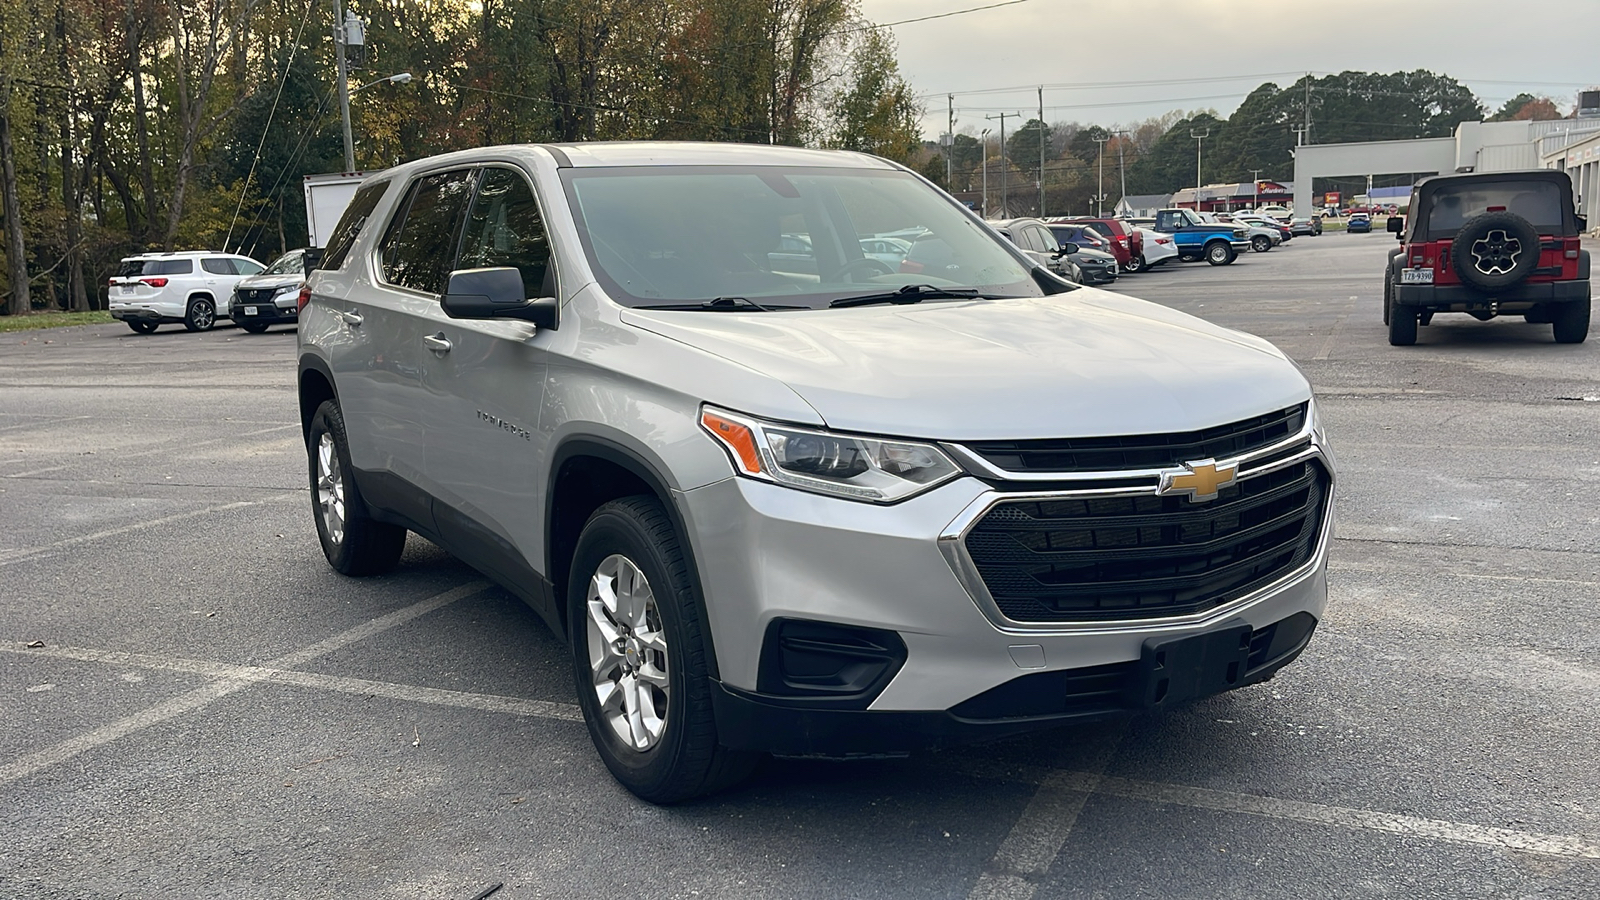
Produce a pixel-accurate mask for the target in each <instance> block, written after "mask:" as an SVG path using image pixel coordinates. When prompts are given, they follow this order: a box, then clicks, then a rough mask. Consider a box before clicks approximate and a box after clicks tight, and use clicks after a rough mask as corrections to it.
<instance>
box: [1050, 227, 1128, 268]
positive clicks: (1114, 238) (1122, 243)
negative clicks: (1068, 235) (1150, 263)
mask: <svg viewBox="0 0 1600 900" xmlns="http://www.w3.org/2000/svg"><path fill="white" fill-rule="evenodd" d="M1050 222H1051V223H1052V224H1055V223H1061V224H1071V225H1089V226H1091V227H1093V228H1094V230H1095V231H1098V232H1100V233H1101V234H1103V235H1105V236H1106V237H1107V238H1110V241H1111V246H1110V247H1107V248H1106V251H1107V252H1108V253H1110V254H1111V255H1112V256H1115V257H1116V258H1117V267H1118V268H1119V269H1121V270H1122V271H1124V272H1141V271H1143V270H1144V268H1145V262H1144V236H1143V235H1141V234H1139V229H1138V228H1136V227H1135V226H1133V225H1131V224H1129V223H1127V222H1124V221H1122V220H1121V219H1113V218H1110V217H1105V218H1096V217H1093V216H1069V217H1065V218H1060V219H1051V220H1050Z"/></svg>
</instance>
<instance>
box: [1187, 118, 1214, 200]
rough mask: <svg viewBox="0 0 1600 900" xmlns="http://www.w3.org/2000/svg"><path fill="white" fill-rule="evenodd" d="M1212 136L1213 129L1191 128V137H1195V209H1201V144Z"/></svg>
mask: <svg viewBox="0 0 1600 900" xmlns="http://www.w3.org/2000/svg"><path fill="white" fill-rule="evenodd" d="M1210 136H1211V129H1209V128H1207V129H1206V130H1205V131H1196V130H1194V129H1193V128H1191V129H1189V137H1192V138H1194V211H1195V212H1199V211H1200V145H1201V143H1202V142H1203V141H1205V139H1206V138H1208V137H1210Z"/></svg>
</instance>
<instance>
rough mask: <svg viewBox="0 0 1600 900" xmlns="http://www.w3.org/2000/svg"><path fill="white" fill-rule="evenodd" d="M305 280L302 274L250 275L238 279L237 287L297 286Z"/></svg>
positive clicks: (243, 288)
mask: <svg viewBox="0 0 1600 900" xmlns="http://www.w3.org/2000/svg"><path fill="white" fill-rule="evenodd" d="M305 281H306V277H305V276H304V275H292V274H291V275H251V276H250V277H249V278H241V279H239V284H238V287H239V290H241V291H259V290H262V289H264V288H286V287H299V286H300V285H302V284H305Z"/></svg>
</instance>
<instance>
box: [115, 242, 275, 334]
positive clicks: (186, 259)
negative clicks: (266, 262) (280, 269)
mask: <svg viewBox="0 0 1600 900" xmlns="http://www.w3.org/2000/svg"><path fill="white" fill-rule="evenodd" d="M264 269H265V267H264V266H262V265H261V264H260V263H258V262H256V261H255V260H253V259H251V258H250V257H248V256H238V255H236V254H232V253H212V252H209V251H203V250H191V251H185V252H182V253H142V254H140V255H138V256H130V257H128V258H126V259H124V260H123V261H122V264H121V265H119V266H118V267H117V274H116V275H114V276H112V278H111V280H110V283H109V289H108V291H107V300H108V301H110V307H111V317H112V318H113V319H121V320H122V321H124V322H127V323H128V327H129V328H132V329H133V330H134V331H136V332H138V333H139V334H149V333H151V332H152V331H155V330H156V328H158V327H160V326H161V324H162V323H164V322H165V323H171V324H177V323H179V322H181V323H183V327H185V328H187V329H189V330H190V331H208V330H210V328H211V326H213V325H215V324H216V322H217V315H218V305H219V299H220V301H221V302H222V303H224V304H225V303H226V301H227V298H229V297H232V296H233V287H234V285H236V284H238V283H239V279H241V278H245V277H247V276H250V275H259V274H261V272H262V271H264ZM223 315H226V313H223Z"/></svg>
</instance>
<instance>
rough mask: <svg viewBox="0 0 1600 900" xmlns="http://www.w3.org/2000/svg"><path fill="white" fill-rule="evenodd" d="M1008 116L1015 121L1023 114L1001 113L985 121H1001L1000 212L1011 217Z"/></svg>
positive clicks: (986, 117)
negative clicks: (1007, 176)
mask: <svg viewBox="0 0 1600 900" xmlns="http://www.w3.org/2000/svg"><path fill="white" fill-rule="evenodd" d="M1006 116H1010V117H1011V118H1013V119H1020V118H1022V113H1001V114H1000V115H998V116H984V118H985V119H999V120H1000V211H1001V212H1002V213H1004V214H1005V215H1006V216H1010V215H1011V209H1010V197H1009V196H1007V191H1006V181H1007V178H1006V169H1007V168H1009V167H1008V166H1007V165H1006Z"/></svg>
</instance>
